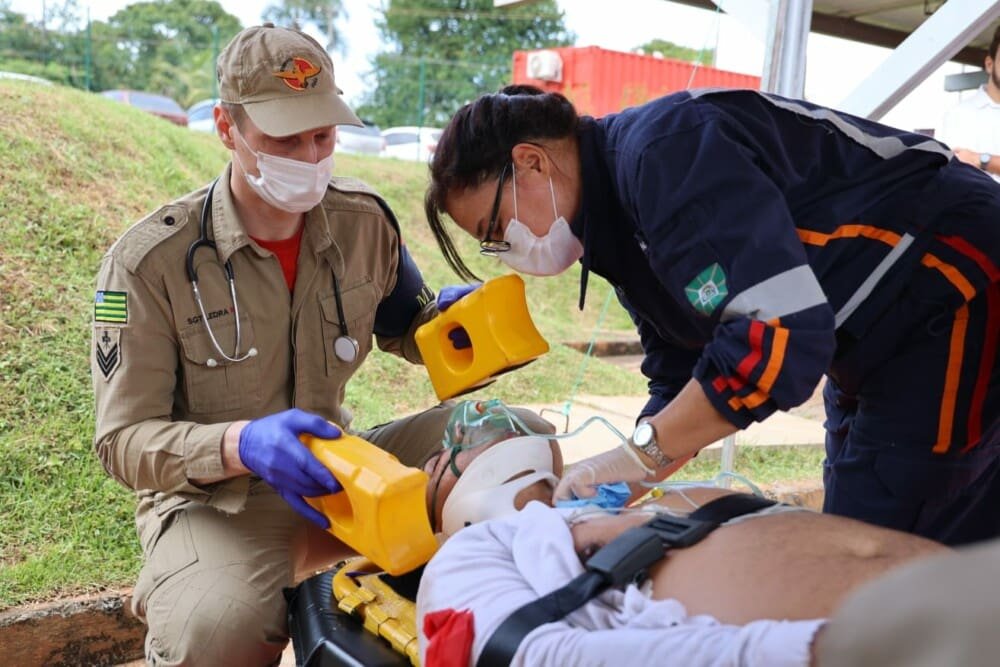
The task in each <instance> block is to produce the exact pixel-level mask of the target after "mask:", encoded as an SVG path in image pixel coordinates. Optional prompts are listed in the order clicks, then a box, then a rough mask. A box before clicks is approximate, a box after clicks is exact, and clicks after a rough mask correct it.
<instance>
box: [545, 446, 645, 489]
mask: <svg viewBox="0 0 1000 667" xmlns="http://www.w3.org/2000/svg"><path fill="white" fill-rule="evenodd" d="M654 473H655V471H654V470H653V469H652V468H650V467H649V466H647V465H646V464H645V463H643V462H642V459H640V458H639V455H638V454H637V453H636V452H635V450H634V449H632V446H631V445H630V444H628V443H625V444H623V445H622V446H621V447H615V448H614V449H612V450H609V451H606V452H603V453H601V454H598V455H597V456H592V457H590V458H589V459H584V460H583V461H580V462H578V463H574V464H573V465H572V466H570V467H569V470H567V471H566V472H565V473H563V478H562V479H561V480H560V481H559V484H558V485H557V486H556V490H555V493H553V494H552V500H553V501H560V500H572V499H574V498H591V497H593V496H594V495H596V494H597V490H596V489H595V488H594V487H596V486H597V485H599V484H615V483H617V482H626V483H629V484H632V483H634V482H642V481H644V480H646V479H649V477H650V475H653V474H654Z"/></svg>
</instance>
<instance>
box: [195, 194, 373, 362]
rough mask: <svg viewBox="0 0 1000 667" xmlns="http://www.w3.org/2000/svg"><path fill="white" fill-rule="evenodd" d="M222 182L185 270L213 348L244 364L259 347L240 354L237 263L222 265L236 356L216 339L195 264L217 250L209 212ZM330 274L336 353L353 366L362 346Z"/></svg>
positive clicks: (205, 210)
mask: <svg viewBox="0 0 1000 667" xmlns="http://www.w3.org/2000/svg"><path fill="white" fill-rule="evenodd" d="M218 182H219V179H218V178H216V179H215V180H214V181H212V184H211V185H210V186H209V187H208V193H207V194H206V195H205V202H204V203H203V204H202V207H201V220H200V223H199V236H198V238H197V239H195V240H194V241H192V242H191V245H190V246H188V249H187V255H186V257H185V260H184V267H185V270H186V271H187V276H188V281H189V282H190V283H191V292H192V293H193V294H194V301H195V303H196V304H197V305H198V312H199V313H200V314H201V321H202V323H204V325H205V331H207V332H208V338H209V340H210V341H211V343H212V347H214V348H215V351H216V352H217V353H218V354H219V356H221V357H222V358H223V359H225V360H226V361H229V362H231V363H239V362H241V361H246V360H247V359H250V358H251V357H255V356H257V348H256V347H251V348H250V349H249V350H247V351H246V352H245V353H244V354H240V345H241V343H242V328H241V326H240V305H239V300H238V299H237V298H236V274H235V273H234V271H233V263H232V261H230V260H229V259H227V260H226V261H225V263H224V264H223V265H222V268H223V270H224V271H225V274H226V282H227V283H229V298H230V300H231V301H232V304H233V317H235V318H236V344H235V345H234V347H233V354H232V356H230V355H228V354H226V353H225V352H224V351H223V349H222V346H221V345H220V344H219V341H218V340H217V339H216V337H215V332H213V331H212V325H211V324H210V323H209V320H208V316H207V314H206V312H205V305H204V303H203V302H202V300H201V291H200V290H199V289H198V270H197V269H196V268H195V265H194V257H195V254H196V253H197V252H198V250H199V249H201V248H208V249H210V250H213V251H214V250H215V249H216V246H215V241H213V240H211V239H209V238H208V218H209V212H210V211H211V205H212V197H213V195H214V194H215V186H216V184H217V183H218ZM330 273H331V274H332V275H333V295H334V299H335V301H336V303H337V318H338V324H339V326H340V331H341V335H340V336H338V337H337V339H336V340H335V341H334V343H333V351H334V354H335V355H336V356H337V358H338V359H340V360H341V361H343V362H344V363H348V364H350V363H354V361H355V360H356V359H357V358H358V354H359V350H360V347H359V345H358V341H357V339H355V338H352V337H351V335H350V333H349V332H348V330H347V318H346V317H345V316H344V304H343V299H342V298H341V294H340V282H339V281H338V279H337V273H336V271H334V270H333V269H332V267H331V269H330ZM206 364H207V365H208V366H210V367H215V366H217V365H218V361H217V360H215V359H212V358H209V359H208V361H206Z"/></svg>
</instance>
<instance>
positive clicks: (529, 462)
mask: <svg viewBox="0 0 1000 667" xmlns="http://www.w3.org/2000/svg"><path fill="white" fill-rule="evenodd" d="M553 465H554V463H553V460H552V448H551V447H550V446H549V441H548V439H546V438H543V437H541V436H537V435H526V436H522V437H519V438H511V439H510V440H505V441H504V442H501V443H499V444H496V445H493V446H492V447H490V448H489V449H487V450H486V451H485V452H483V453H482V454H480V455H479V456H478V457H477V458H475V459H473V461H472V463H470V464H469V467H468V468H466V469H465V470H464V471H463V472H462V475H461V476H460V477H459V478H458V482H456V484H455V486H454V488H452V490H451V495H449V496H448V500H446V501H445V503H444V507H443V508H442V510H441V532H442V533H443V535H444V536H445V537H450V536H451V535H454V534H455V533H456V532H457V531H459V530H461V529H462V528H465V527H466V526H467V525H469V524H470V523H477V522H479V521H486V520H487V519H495V518H497V517H501V516H506V515H508V514H513V513H514V512H516V511H517V508H516V507H515V506H514V497H515V496H516V495H517V494H518V493H519V492H520V491H521V490H522V489H525V488H527V487H529V486H531V485H532V484H534V483H535V482H538V481H540V480H545V481H548V482H550V483H551V484H552V485H553V486H555V484H556V482H558V481H559V478H558V477H556V476H555V475H554V474H553ZM518 475H523V476H522V477H518ZM514 477H517V479H512V478H514Z"/></svg>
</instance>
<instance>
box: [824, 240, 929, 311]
mask: <svg viewBox="0 0 1000 667" xmlns="http://www.w3.org/2000/svg"><path fill="white" fill-rule="evenodd" d="M913 240H914V239H913V236H911V235H910V234H903V235H902V236H901V237H900V238H899V243H897V244H896V247H895V248H893V249H892V250H890V251H889V254H888V255H886V256H885V257H883V258H882V261H881V262H879V263H878V266H876V267H875V270H874V271H872V272H871V273H870V274H868V277H867V278H865V281H864V282H863V283H861V286H860V287H858V289H857V290H855V292H854V294H852V295H851V298H850V299H848V300H847V303H845V304H844V305H843V307H841V309H840V310H839V311H838V312H837V315H836V317H835V318H834V324H835V325H836V326H837V327H839V326H840V325H841V324H843V323H844V322H845V321H846V320H847V318H848V317H850V316H851V315H853V314H854V311H855V310H857V309H858V306H860V305H861V304H862V303H864V300H865V299H867V298H868V297H869V296H870V295H871V293H872V292H874V291H875V286H876V285H877V284H878V281H880V280H881V279H882V276H884V275H885V274H886V273H888V271H889V269H891V268H892V265H893V264H895V263H896V262H897V261H898V260H899V258H900V257H902V256H903V253H904V252H906V249H907V248H909V247H910V245H911V244H912V243H913Z"/></svg>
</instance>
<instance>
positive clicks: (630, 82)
mask: <svg viewBox="0 0 1000 667" xmlns="http://www.w3.org/2000/svg"><path fill="white" fill-rule="evenodd" d="M514 83H521V84H531V85H533V86H538V87H539V88H541V89H542V90H548V91H553V92H558V93H562V94H563V95H565V96H566V97H568V98H569V99H570V101H572V102H573V104H574V106H576V109H577V111H578V112H579V113H581V114H587V115H590V116H596V117H600V116H603V115H605V114H609V113H614V112H616V111H621V110H622V109H625V108H626V107H632V106H636V105H638V104H642V103H643V102H646V101H648V100H651V99H654V98H656V97H660V96H662V95H666V94H667V93H673V92H677V91H680V90H687V89H688V88H752V89H754V90H759V89H760V77H758V76H750V75H749V74H737V73H735V72H727V71H725V70H721V69H716V68H714V67H708V66H705V65H696V64H695V63H691V62H687V61H684V60H674V59H672V58H657V57H654V56H646V55H640V54H637V53H624V52H621V51H610V50H608V49H602V48H600V47H597V46H586V47H565V48H558V49H543V50H540V51H515V52H514Z"/></svg>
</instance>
